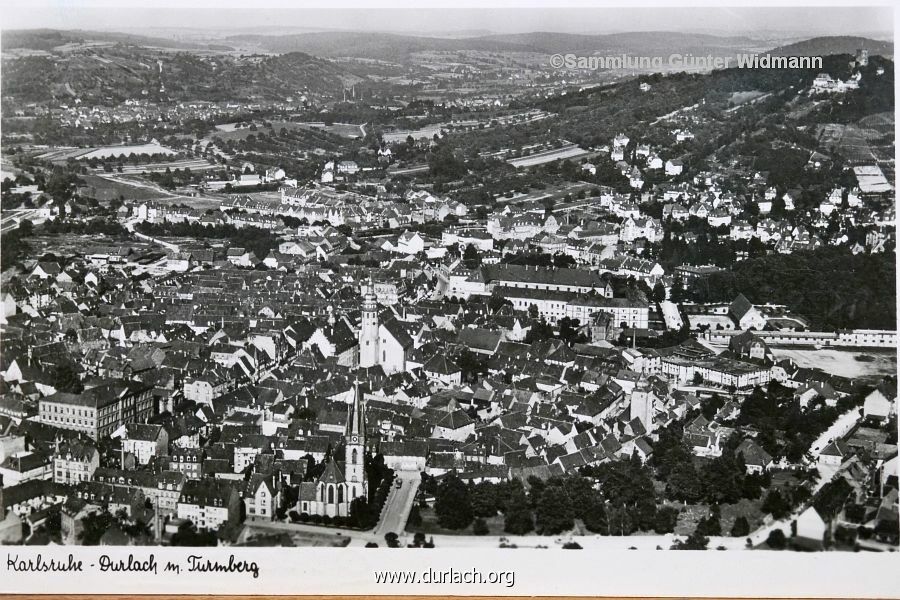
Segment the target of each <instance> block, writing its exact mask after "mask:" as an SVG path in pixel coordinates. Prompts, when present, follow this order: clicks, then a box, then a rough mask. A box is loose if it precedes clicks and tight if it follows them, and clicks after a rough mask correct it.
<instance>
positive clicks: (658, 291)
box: [650, 281, 666, 302]
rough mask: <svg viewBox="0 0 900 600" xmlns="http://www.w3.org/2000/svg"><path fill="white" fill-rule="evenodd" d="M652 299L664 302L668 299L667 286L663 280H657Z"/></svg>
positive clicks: (651, 295)
mask: <svg viewBox="0 0 900 600" xmlns="http://www.w3.org/2000/svg"><path fill="white" fill-rule="evenodd" d="M650 299H651V300H653V301H654V302H662V301H663V300H665V299H666V286H664V285H663V283H662V281H657V282H656V285H654V286H653V292H652V293H651V294H650Z"/></svg>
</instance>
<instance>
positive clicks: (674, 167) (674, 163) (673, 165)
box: [666, 159, 684, 175]
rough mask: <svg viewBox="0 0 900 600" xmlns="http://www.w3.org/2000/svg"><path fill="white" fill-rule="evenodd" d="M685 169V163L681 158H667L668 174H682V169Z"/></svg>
mask: <svg viewBox="0 0 900 600" xmlns="http://www.w3.org/2000/svg"><path fill="white" fill-rule="evenodd" d="M683 170H684V163H682V162H681V161H680V160H677V159H674V160H667V161H666V175H681V171H683Z"/></svg>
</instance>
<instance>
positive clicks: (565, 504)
mask: <svg viewBox="0 0 900 600" xmlns="http://www.w3.org/2000/svg"><path fill="white" fill-rule="evenodd" d="M532 493H533V490H532ZM535 520H536V523H537V530H538V533H540V534H542V535H555V534H557V533H562V532H563V531H568V530H570V529H572V527H574V525H575V524H574V522H573V521H572V502H571V501H570V500H569V495H568V494H567V493H566V490H565V488H564V487H563V486H562V485H548V486H547V487H546V488H544V490H543V491H542V492H541V493H540V499H539V500H538V502H537V505H536V510H535Z"/></svg>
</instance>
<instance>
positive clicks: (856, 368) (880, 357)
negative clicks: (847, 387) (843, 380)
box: [772, 348, 897, 382]
mask: <svg viewBox="0 0 900 600" xmlns="http://www.w3.org/2000/svg"><path fill="white" fill-rule="evenodd" d="M772 352H773V353H774V354H775V358H777V359H781V358H790V359H791V360H793V361H794V362H795V363H797V364H798V365H800V366H801V367H808V368H812V367H815V368H818V369H822V370H823V371H825V372H826V373H833V374H834V375H840V376H842V377H851V378H854V379H857V378H858V379H862V380H864V381H869V382H871V381H877V380H879V379H880V378H881V377H883V376H884V375H893V374H896V373H897V354H896V352H894V351H892V350H883V349H880V350H868V349H862V348H860V349H852V350H839V349H836V348H822V349H820V350H814V349H797V348H772ZM860 357H863V360H859V359H860ZM866 357H871V359H872V360H867V358H866Z"/></svg>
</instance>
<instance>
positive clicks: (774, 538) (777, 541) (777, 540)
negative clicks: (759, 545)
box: [766, 529, 787, 550]
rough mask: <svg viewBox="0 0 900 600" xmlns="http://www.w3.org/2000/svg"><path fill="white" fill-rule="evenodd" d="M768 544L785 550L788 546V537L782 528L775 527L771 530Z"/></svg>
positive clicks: (776, 548) (767, 539)
mask: <svg viewBox="0 0 900 600" xmlns="http://www.w3.org/2000/svg"><path fill="white" fill-rule="evenodd" d="M766 544H768V545H769V548H771V549H772V550H784V549H785V548H786V547H787V537H785V535H784V532H783V531H782V530H780V529H773V530H772V531H770V532H769V537H767V538H766Z"/></svg>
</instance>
